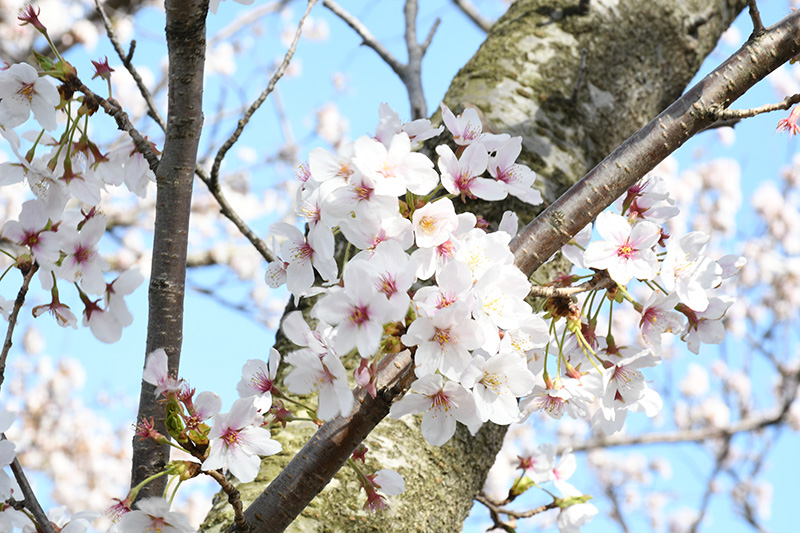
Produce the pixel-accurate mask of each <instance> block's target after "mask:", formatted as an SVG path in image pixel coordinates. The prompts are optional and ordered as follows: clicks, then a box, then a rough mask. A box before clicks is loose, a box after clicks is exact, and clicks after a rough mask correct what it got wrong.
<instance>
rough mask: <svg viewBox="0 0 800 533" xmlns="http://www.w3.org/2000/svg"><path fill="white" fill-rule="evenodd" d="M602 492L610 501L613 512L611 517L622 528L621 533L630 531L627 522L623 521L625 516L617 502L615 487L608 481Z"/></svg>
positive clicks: (617, 496)
mask: <svg viewBox="0 0 800 533" xmlns="http://www.w3.org/2000/svg"><path fill="white" fill-rule="evenodd" d="M603 492H605V493H606V496H607V497H608V499H609V500H610V501H611V507H613V513H614V514H613V517H614V518H616V520H617V523H618V524H619V527H620V529H622V531H623V533H630V529H629V528H628V524H627V523H626V522H625V517H624V516H623V514H622V505H620V503H619V495H618V494H617V491H616V487H615V486H613V485H612V484H611V483H608V484H606V485H605V487H604V488H603Z"/></svg>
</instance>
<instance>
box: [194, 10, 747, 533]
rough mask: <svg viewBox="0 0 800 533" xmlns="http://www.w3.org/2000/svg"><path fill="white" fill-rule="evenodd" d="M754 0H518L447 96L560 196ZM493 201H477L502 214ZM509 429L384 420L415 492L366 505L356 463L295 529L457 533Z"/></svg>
mask: <svg viewBox="0 0 800 533" xmlns="http://www.w3.org/2000/svg"><path fill="white" fill-rule="evenodd" d="M745 4H746V1H745V0H725V1H722V0H720V1H715V2H708V1H707V0H691V1H689V0H670V1H668V0H660V1H658V2H653V1H652V0H620V1H611V0H595V1H593V2H591V4H590V9H589V11H588V13H586V14H581V13H580V12H579V10H578V9H577V6H578V2H577V0H571V1H559V0H518V1H517V2H516V3H514V4H513V5H512V6H511V8H510V9H509V11H508V13H507V14H506V15H505V16H503V17H502V18H501V19H500V20H499V21H498V22H497V23H496V24H495V25H494V26H493V28H492V30H491V33H490V34H489V35H488V37H487V39H486V42H485V43H484V44H483V45H482V46H481V48H480V50H479V51H478V52H477V53H476V54H475V56H474V57H473V58H472V59H471V60H470V61H469V63H467V65H465V66H464V68H463V69H461V71H460V72H459V73H458V75H457V76H456V78H455V79H454V80H453V83H452V85H451V87H450V90H449V92H448V94H447V96H446V98H445V101H446V103H447V104H448V105H450V107H451V108H453V109H455V110H460V109H461V108H462V107H463V106H474V107H476V108H478V109H479V110H480V111H481V112H482V114H483V117H484V120H485V124H486V126H487V127H488V128H490V129H491V130H493V131H495V132H508V133H511V134H512V135H521V136H523V138H524V141H523V154H522V160H523V161H524V162H526V163H527V164H529V165H530V166H531V167H532V168H534V169H535V170H536V171H537V173H538V174H539V182H540V186H542V187H543V190H544V196H545V199H546V201H548V202H551V201H553V200H554V199H555V198H556V197H558V195H560V194H561V193H563V192H564V191H565V190H566V189H567V188H568V187H569V186H570V185H572V184H573V183H574V182H575V181H577V180H578V179H579V178H581V177H582V176H583V175H584V174H585V173H586V172H587V171H588V170H589V169H591V168H592V167H593V166H594V165H595V164H596V163H598V162H599V161H600V160H601V159H602V158H603V157H604V156H605V155H607V154H608V153H609V152H610V151H611V150H613V149H614V148H615V147H616V146H617V145H618V144H619V143H621V142H622V141H623V140H624V139H625V138H627V137H628V136H629V135H631V134H632V133H633V132H635V131H636V130H637V129H638V128H640V127H641V126H642V125H643V124H645V123H646V122H647V121H648V120H650V119H651V118H653V117H654V116H655V115H657V114H658V112H660V111H661V110H662V109H663V108H665V107H666V106H667V105H668V104H670V103H671V102H672V101H673V100H674V99H675V98H677V97H678V96H679V95H680V94H681V92H682V91H683V90H684V88H685V87H686V85H687V84H688V83H689V81H690V80H691V78H692V77H693V76H694V74H695V72H696V71H697V69H698V68H699V66H700V64H701V62H702V61H703V59H704V58H705V57H706V55H707V54H708V53H709V52H710V51H711V50H712V49H713V47H714V45H715V44H716V42H717V40H718V38H719V36H720V35H721V33H722V32H723V31H724V30H725V29H726V28H727V27H728V26H729V25H730V23H731V22H732V21H733V19H734V18H735V16H736V15H737V14H738V13H739V12H740V11H741V10H742V9H743V7H744V6H745ZM582 55H583V56H585V67H584V68H583V69H581V63H582V60H581V57H582ZM580 79H582V81H581V82H580V83H579V80H580ZM491 207H492V206H491V205H483V204H479V205H475V206H474V209H475V210H478V212H480V213H482V214H483V215H484V216H485V218H487V219H489V220H492V219H495V220H496V219H498V218H499V216H498V213H491V212H487V209H489V208H491ZM494 209H496V210H498V211H499V212H502V211H504V210H506V209H514V210H516V211H517V212H518V214H520V218H521V219H522V220H523V221H524V222H527V221H528V220H530V219H531V218H532V217H533V215H534V214H535V213H534V212H532V211H531V210H529V209H527V210H526V208H525V206H524V205H522V204H519V203H516V202H510V201H509V202H504V203H503V204H502V205H499V203H498V205H497V206H494ZM540 270H541V269H540ZM536 277H546V276H545V275H544V273H542V272H539V273H538V274H537V276H536ZM277 348H278V350H279V351H281V353H286V352H285V349H291V348H290V347H289V346H287V345H283V346H280V345H279V346H277ZM315 429H316V428H315V427H309V428H307V429H306V431H305V432H298V431H296V430H294V429H292V430H291V431H284V432H281V433H279V434H278V435H277V438H278V440H281V441H282V442H283V445H284V452H283V453H282V454H280V455H279V456H274V457H269V458H267V459H265V461H264V462H263V463H262V472H261V475H260V476H259V478H257V479H256V481H255V482H253V483H250V484H246V485H241V486H240V490H241V491H242V493H243V499H244V500H245V502H249V501H252V500H253V499H254V498H255V497H256V496H258V494H259V493H260V491H261V490H263V489H264V487H265V486H266V484H267V483H268V482H269V480H271V479H272V478H274V477H275V475H276V474H277V473H278V472H279V471H280V469H282V468H283V466H285V464H287V463H288V461H289V460H290V459H291V457H292V456H293V455H294V453H295V451H296V450H297V449H299V447H300V446H302V444H304V443H305V441H306V440H307V439H308V437H310V436H311V435H312V434H313V432H314V430H315ZM504 434H505V428H504V427H498V426H494V425H491V424H487V425H485V426H484V428H483V429H482V430H481V432H480V433H479V434H478V436H477V437H475V438H473V437H471V436H470V435H469V434H468V433H467V432H466V431H465V430H463V428H462V429H461V430H459V431H458V432H457V433H456V436H455V437H454V438H453V439H452V440H451V441H450V442H448V443H447V444H446V445H444V446H442V447H438V448H437V447H432V446H429V445H428V444H427V443H426V441H425V440H424V439H423V438H422V435H421V433H420V431H419V425H418V421H415V420H413V419H409V420H405V419H404V420H402V421H392V420H384V422H382V423H381V424H380V425H379V426H378V427H377V428H376V429H375V431H373V433H372V434H371V435H370V436H369V437H368V438H367V439H366V441H365V443H366V445H367V446H368V447H369V449H370V452H369V454H368V458H371V459H372V461H374V464H375V465H377V468H392V469H394V470H397V471H398V472H400V473H401V474H402V475H403V477H404V478H405V480H406V492H405V493H404V494H403V495H402V496H398V497H394V498H392V499H391V507H390V509H389V510H388V511H387V512H386V513H382V514H378V515H368V514H367V513H366V512H365V511H363V510H362V509H361V507H362V505H363V501H364V496H363V494H359V493H358V485H357V483H356V481H355V479H354V476H353V475H352V474H351V473H350V472H348V471H346V470H345V471H343V472H340V474H339V475H337V476H336V478H335V479H334V481H333V482H331V483H330V485H329V486H328V487H327V488H326V489H325V490H323V491H322V493H321V494H320V495H319V496H318V497H317V498H316V499H315V500H314V501H313V502H312V503H311V505H309V507H308V508H307V509H306V510H305V511H304V512H303V513H302V515H301V516H300V517H298V519H297V520H296V521H295V523H294V524H293V525H292V526H291V527H290V528H289V531H314V532H318V531H364V532H366V531H382V532H392V531H403V532H406V531H423V532H425V531H437V532H438V531H458V530H460V529H461V527H462V523H463V521H464V519H465V517H466V516H467V513H468V512H469V509H470V507H471V506H472V501H473V497H474V495H475V493H476V492H477V491H478V490H479V489H480V487H481V485H482V484H483V482H484V479H485V477H486V472H487V471H488V469H489V467H490V466H491V464H492V463H493V461H494V457H495V455H496V453H497V451H498V450H499V447H500V445H501V443H502V439H503V436H504ZM231 516H232V512H231V511H230V508H229V507H228V506H227V503H226V502H225V499H224V498H223V499H220V501H218V502H217V503H216V505H215V507H214V509H213V510H212V512H211V513H210V514H209V516H208V519H207V521H206V524H205V525H204V527H203V528H202V531H223V530H224V529H225V527H226V526H227V525H228V524H230V522H231Z"/></svg>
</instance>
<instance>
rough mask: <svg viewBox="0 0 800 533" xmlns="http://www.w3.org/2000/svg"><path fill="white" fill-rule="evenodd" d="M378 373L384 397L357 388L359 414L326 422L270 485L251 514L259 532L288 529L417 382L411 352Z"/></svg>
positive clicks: (249, 510)
mask: <svg viewBox="0 0 800 533" xmlns="http://www.w3.org/2000/svg"><path fill="white" fill-rule="evenodd" d="M379 366H380V368H379V369H378V395H377V396H376V397H375V398H372V397H371V396H370V395H369V394H367V392H366V390H364V389H357V390H356V393H355V394H356V401H355V408H354V410H353V412H352V413H351V414H350V415H349V416H347V417H341V416H337V417H336V418H334V419H333V420H330V421H328V422H326V423H325V424H323V426H322V427H321V428H319V430H318V431H317V432H316V433H315V434H314V436H313V437H312V438H311V440H309V441H308V442H307V443H306V445H305V446H303V448H302V449H301V450H300V451H299V452H297V455H295V457H294V459H292V461H291V462H290V463H289V464H288V465H287V466H286V468H284V469H283V471H282V472H281V473H280V474H279V475H278V477H276V478H275V479H274V480H273V481H272V483H270V485H269V487H267V488H266V489H265V490H264V492H262V493H261V494H260V495H259V496H258V498H256V500H255V501H254V502H253V503H252V504H251V505H250V506H249V507H248V508H247V509H246V510H245V512H244V515H245V518H246V519H247V523H248V524H249V525H250V526H251V527H252V529H251V531H253V532H262V531H263V532H265V533H266V532H269V533H273V532H277V531H283V530H284V529H285V528H286V527H287V526H288V525H289V524H291V523H292V521H293V520H294V519H295V518H296V517H297V515H298V514H300V511H302V510H303V509H305V507H306V506H307V505H308V504H309V502H311V500H312V499H313V498H314V497H315V496H316V495H317V494H318V493H319V492H320V491H321V490H322V489H323V488H324V487H325V485H327V484H328V482H329V481H330V480H331V479H332V478H333V476H334V474H336V472H338V471H339V469H340V468H341V467H342V465H344V463H345V461H346V460H347V458H348V457H350V455H351V454H352V453H353V451H354V450H355V449H356V447H357V446H358V445H359V444H360V443H361V441H362V440H364V438H365V437H366V436H367V435H368V434H369V433H370V431H372V429H373V428H374V427H375V426H377V425H378V423H379V422H380V421H381V420H383V419H384V418H385V417H386V415H388V414H389V408H390V407H391V406H392V402H394V400H395V399H396V398H398V397H400V396H402V395H403V393H405V391H406V389H407V388H408V385H409V383H410V380H411V378H413V367H414V364H413V360H412V355H411V353H410V352H409V351H408V350H404V351H402V352H400V353H399V354H396V355H391V356H387V357H384V358H383V359H382V360H381V363H380V365H379Z"/></svg>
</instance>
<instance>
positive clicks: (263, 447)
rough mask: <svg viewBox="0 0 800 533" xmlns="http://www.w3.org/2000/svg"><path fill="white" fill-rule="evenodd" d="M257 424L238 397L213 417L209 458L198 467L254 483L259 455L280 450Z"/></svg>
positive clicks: (254, 412) (253, 408) (250, 405)
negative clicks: (227, 472)
mask: <svg viewBox="0 0 800 533" xmlns="http://www.w3.org/2000/svg"><path fill="white" fill-rule="evenodd" d="M260 422H261V415H259V413H258V409H256V406H255V405H254V404H253V399H252V398H240V399H238V400H236V401H235V402H234V404H233V407H231V410H230V412H229V413H223V414H218V415H216V416H215V417H214V419H213V423H212V426H211V431H209V433H208V439H209V441H210V444H209V452H208V458H207V459H206V460H205V461H203V465H202V467H201V468H202V469H203V470H218V469H222V470H223V471H228V470H230V472H231V474H233V475H234V476H236V478H237V479H239V481H241V482H242V483H249V482H250V481H253V480H254V479H255V478H256V476H257V475H258V469H259V467H260V465H261V459H260V456H268V455H275V454H276V453H278V452H280V451H281V444H280V443H279V442H278V441H275V440H272V439H271V438H270V433H269V430H267V429H265V428H263V427H261V426H260V425H258V424H260ZM125 516H128V515H125Z"/></svg>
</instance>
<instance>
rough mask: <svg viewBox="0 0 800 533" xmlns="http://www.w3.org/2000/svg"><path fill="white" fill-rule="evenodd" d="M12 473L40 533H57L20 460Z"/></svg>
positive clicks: (13, 462) (3, 438)
mask: <svg viewBox="0 0 800 533" xmlns="http://www.w3.org/2000/svg"><path fill="white" fill-rule="evenodd" d="M0 436H2V440H5V439H6V436H5V434H3V435H0ZM11 472H13V473H14V478H15V479H16V480H17V483H18V484H19V488H20V489H21V490H22V495H23V496H25V507H27V508H28V510H29V511H30V512H31V513H32V514H33V517H34V518H35V519H36V522H37V523H38V525H39V527H40V528H41V530H40V531H42V533H55V531H54V530H53V524H51V523H50V519H49V518H47V515H46V514H45V512H44V510H43V509H42V506H41V505H40V504H39V500H37V499H36V494H34V493H33V488H31V484H30V483H29V482H28V478H27V477H26V476H25V472H24V471H23V470H22V465H20V464H19V460H17V458H16V457H14V460H13V461H11ZM37 531H38V530H37Z"/></svg>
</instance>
